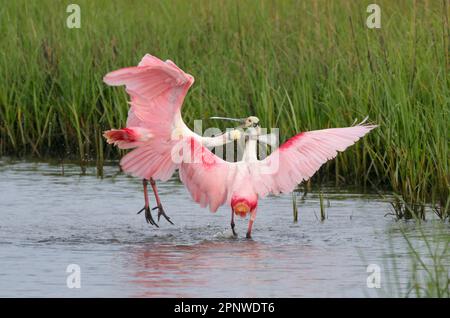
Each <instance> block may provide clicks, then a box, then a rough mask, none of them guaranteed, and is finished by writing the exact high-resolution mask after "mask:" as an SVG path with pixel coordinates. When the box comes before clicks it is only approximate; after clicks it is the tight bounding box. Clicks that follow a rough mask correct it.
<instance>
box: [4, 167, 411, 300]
mask: <svg viewBox="0 0 450 318" xmlns="http://www.w3.org/2000/svg"><path fill="white" fill-rule="evenodd" d="M159 189H160V195H161V197H162V200H163V205H164V207H165V210H166V212H167V214H168V215H169V216H171V217H172V220H173V221H174V223H175V225H170V224H169V223H167V222H166V221H165V220H161V222H160V226H161V227H160V228H158V229H157V228H154V227H152V226H150V225H148V224H147V223H146V222H145V220H144V216H143V215H136V211H138V210H139V209H140V208H141V207H142V205H143V197H142V189H141V183H140V181H139V180H137V179H135V178H131V177H127V176H125V175H123V174H120V173H118V168H117V166H114V165H111V166H107V167H106V168H105V177H104V178H103V179H99V178H97V177H96V176H95V170H94V168H88V171H87V175H83V176H82V175H80V169H79V167H77V166H76V165H65V168H64V175H62V171H61V166H60V165H51V164H47V163H31V162H18V163H11V162H9V161H6V160H3V161H0V211H1V221H0V296H1V297H17V296H30V297H48V296H60V297H88V296H99V297H120V296H121V297H129V296H136V297H154V296H155V297H161V296H162V297H165V296H176V297H178V296H179V297H331V296H334V297H364V296H378V295H383V296H389V295H392V294H391V292H390V289H391V288H393V285H394V282H393V279H392V277H395V278H397V279H398V280H399V281H400V288H401V289H404V288H406V284H407V281H408V278H409V277H410V275H411V273H410V263H409V257H408V250H407V246H406V242H405V241H404V239H403V237H402V234H401V233H400V231H398V229H397V226H396V222H395V221H394V220H393V218H392V217H390V216H384V215H385V214H386V213H388V212H390V211H391V210H390V205H389V202H388V201H387V200H386V199H380V197H379V196H376V195H367V194H366V195H359V194H355V193H351V192H346V191H344V190H342V189H339V191H338V190H337V189H327V191H326V193H325V197H326V200H327V201H326V205H327V208H326V211H327V214H328V218H327V219H326V220H325V221H324V222H320V221H319V220H318V216H319V213H320V208H319V199H318V196H317V194H315V193H312V194H309V195H308V196H307V197H306V198H305V200H301V199H300V198H298V207H299V222H298V223H297V224H293V222H292V200H291V196H290V195H283V196H279V197H268V198H266V199H264V200H260V202H259V210H258V216H257V219H256V222H255V225H254V231H253V239H252V240H246V239H245V231H246V227H247V220H243V219H240V218H238V219H237V231H238V234H239V237H238V238H231V237H230V234H231V233H230V229H229V222H230V211H229V208H228V207H222V208H220V209H219V211H218V212H217V213H216V214H212V213H210V212H208V210H206V209H202V208H200V207H199V206H197V205H196V204H195V203H193V202H192V200H191V199H190V197H189V195H188V193H187V192H186V190H185V189H184V187H183V185H182V184H180V183H179V182H178V181H177V179H176V178H174V179H172V180H171V181H169V182H166V183H159ZM151 200H152V203H154V200H153V197H151ZM328 205H329V206H328ZM154 214H155V213H154ZM408 231H410V233H411V234H412V237H413V240H414V234H415V226H414V224H413V223H412V224H410V227H409V228H408ZM393 260H395V262H396V268H395V269H394V268H393V266H392V265H391V264H392V261H393ZM69 264H77V265H79V266H80V269H81V276H80V278H81V288H79V289H78V288H72V289H71V288H68V287H67V284H66V279H67V277H68V275H69V274H68V273H66V268H67V266H68V265H69ZM368 264H377V265H378V266H380V268H381V288H380V289H370V288H368V287H367V283H366V280H367V277H368V275H369V274H368V273H367V272H366V269H367V266H368Z"/></svg>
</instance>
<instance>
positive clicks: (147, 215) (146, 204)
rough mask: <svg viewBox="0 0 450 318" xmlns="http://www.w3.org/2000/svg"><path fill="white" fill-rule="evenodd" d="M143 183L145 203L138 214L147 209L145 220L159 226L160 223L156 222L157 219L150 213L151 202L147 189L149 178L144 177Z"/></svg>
mask: <svg viewBox="0 0 450 318" xmlns="http://www.w3.org/2000/svg"><path fill="white" fill-rule="evenodd" d="M142 184H143V185H144V200H145V205H144V207H143V208H142V209H141V210H140V211H139V212H138V213H137V214H139V213H141V212H142V211H145V220H146V221H147V223H150V224H151V225H155V226H156V227H159V226H158V224H156V222H155V220H153V217H152V214H151V213H150V203H149V200H148V191H147V184H148V182H147V179H143V180H142Z"/></svg>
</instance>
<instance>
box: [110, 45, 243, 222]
mask: <svg viewBox="0 0 450 318" xmlns="http://www.w3.org/2000/svg"><path fill="white" fill-rule="evenodd" d="M103 80H104V81H105V83H107V84H109V85H113V86H117V85H125V87H126V91H127V93H128V94H129V95H130V97H131V101H130V109H129V111H128V119H127V123H126V128H122V129H111V130H108V131H105V132H104V134H103V136H104V137H105V138H106V140H107V142H108V143H112V144H114V145H116V146H118V147H119V148H121V149H131V148H137V149H135V150H133V151H131V152H130V153H128V154H127V155H126V156H125V157H124V158H122V160H121V161H120V165H121V167H122V169H123V171H125V172H126V173H129V174H131V175H134V176H137V177H140V178H142V179H143V186H144V202H145V203H144V207H143V208H142V209H141V210H140V211H139V212H138V214H139V213H141V212H142V211H145V213H144V214H145V218H146V220H147V222H148V223H150V224H152V225H155V226H157V227H158V225H157V223H156V222H155V221H154V219H153V217H152V214H151V212H150V205H149V198H148V191H147V186H148V181H150V185H151V187H152V190H153V192H154V195H155V199H156V204H157V206H156V207H154V208H153V210H155V209H158V221H159V219H160V217H161V216H163V217H165V218H166V220H167V221H169V222H170V223H172V221H171V220H170V218H169V217H168V216H167V215H166V213H165V211H164V209H163V207H162V204H161V200H160V198H159V195H158V190H157V187H156V182H155V180H162V181H166V180H168V179H169V178H170V177H171V176H172V174H173V172H174V171H175V170H176V169H177V168H178V166H179V165H178V164H176V163H174V162H173V161H172V159H171V154H170V152H171V148H172V147H173V145H174V143H175V142H174V141H173V140H172V139H176V137H187V136H189V137H192V138H194V139H195V140H197V141H199V142H200V141H201V142H202V144H203V145H206V146H208V147H214V146H220V145H223V144H225V143H228V142H230V141H233V140H234V139H236V138H238V137H239V133H238V132H237V131H236V132H233V131H231V132H227V133H225V134H222V135H219V136H216V137H202V136H200V135H198V134H196V133H194V132H193V131H192V130H190V129H189V128H188V127H187V126H186V124H185V123H184V122H183V119H182V117H181V112H180V110H181V105H182V104H183V100H184V97H185V96H186V94H187V91H188V90H189V87H191V85H192V84H193V83H194V78H193V77H192V76H191V75H189V74H186V73H185V72H183V71H182V70H181V69H180V68H178V67H177V66H176V65H175V64H174V63H173V62H172V61H170V60H167V61H165V62H163V61H161V60H160V59H158V58H156V57H154V56H151V55H149V54H146V55H145V56H144V57H143V58H142V60H141V61H140V63H139V64H138V66H134V67H127V68H122V69H119V70H117V71H113V72H111V73H108V74H107V75H106V76H105V77H104V78H103ZM172 224H173V223H172Z"/></svg>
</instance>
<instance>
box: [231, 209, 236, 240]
mask: <svg viewBox="0 0 450 318" xmlns="http://www.w3.org/2000/svg"><path fill="white" fill-rule="evenodd" d="M231 230H232V231H233V235H234V236H237V234H236V231H235V230H234V210H233V208H231Z"/></svg>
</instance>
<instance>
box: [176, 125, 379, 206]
mask: <svg viewBox="0 0 450 318" xmlns="http://www.w3.org/2000/svg"><path fill="white" fill-rule="evenodd" d="M375 127H376V126H374V125H358V126H353V127H347V128H331V129H324V130H315V131H308V132H303V133H300V134H298V135H296V136H294V137H292V138H290V139H289V140H287V141H286V142H285V143H284V144H282V145H281V146H280V147H279V148H278V149H277V150H275V151H274V152H273V153H272V154H271V155H270V156H268V157H267V158H265V159H264V160H260V161H256V162H245V161H239V162H227V161H224V160H222V159H221V158H219V157H217V156H216V155H215V154H213V153H212V152H211V151H209V150H208V149H207V148H206V147H204V146H202V145H201V143H199V142H198V141H196V140H195V139H194V138H191V139H190V140H189V142H190V143H191V152H190V154H189V157H188V160H186V156H185V157H184V161H183V162H182V164H181V166H180V179H181V181H182V182H183V183H184V184H185V186H186V188H187V189H188V191H189V192H190V194H191V196H192V198H193V199H194V201H196V202H197V203H200V205H201V206H203V207H206V206H208V205H209V208H210V210H211V211H216V210H217V208H218V207H219V206H221V205H222V204H224V203H225V202H228V203H229V201H230V199H231V197H232V195H233V193H235V192H237V193H240V192H242V191H244V192H246V193H254V194H257V195H258V196H259V197H264V196H266V195H267V194H269V193H273V194H279V193H286V192H291V191H293V190H294V189H295V187H296V186H297V185H298V184H299V183H301V182H302V181H303V180H307V179H309V178H310V177H312V176H313V174H314V173H315V172H316V171H317V170H319V168H320V167H321V166H322V165H323V164H324V163H325V162H327V161H328V160H330V159H333V158H334V157H336V155H337V154H338V152H342V151H344V150H345V149H346V148H347V147H349V146H351V145H353V144H354V143H355V142H356V141H358V140H359V139H360V138H361V137H363V136H364V135H365V134H367V133H368V132H369V131H370V130H372V129H373V128H375Z"/></svg>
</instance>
